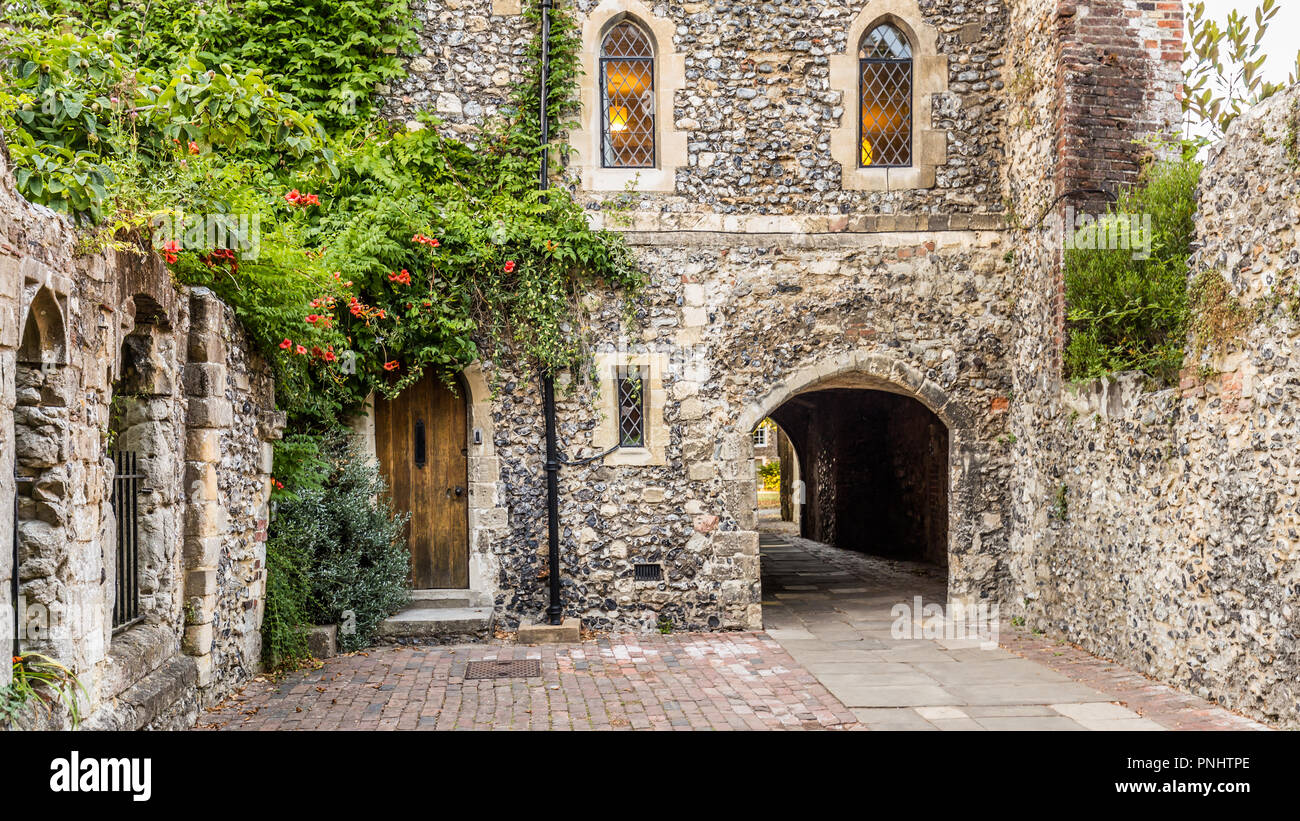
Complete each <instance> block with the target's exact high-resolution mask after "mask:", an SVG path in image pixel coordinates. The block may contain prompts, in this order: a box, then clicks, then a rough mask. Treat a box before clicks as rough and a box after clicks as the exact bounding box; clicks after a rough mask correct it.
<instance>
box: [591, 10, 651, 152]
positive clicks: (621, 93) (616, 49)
mask: <svg viewBox="0 0 1300 821" xmlns="http://www.w3.org/2000/svg"><path fill="white" fill-rule="evenodd" d="M654 78H655V60H654V51H653V49H652V48H651V46H650V38H649V37H648V36H647V35H646V33H645V31H644V30H643V29H642V28H641V27H640V26H639V25H637V24H636V23H633V22H632V21H630V20H627V19H624V20H622V21H620V22H618V23H616V24H615V25H613V26H612V27H611V28H610V29H609V31H608V32H606V34H605V37H604V39H603V40H602V41H601V44H600V108H601V123H600V127H601V147H602V148H601V164H602V165H603V166H604V167H605V168H654V167H655V99H654V98H655V90H654Z"/></svg>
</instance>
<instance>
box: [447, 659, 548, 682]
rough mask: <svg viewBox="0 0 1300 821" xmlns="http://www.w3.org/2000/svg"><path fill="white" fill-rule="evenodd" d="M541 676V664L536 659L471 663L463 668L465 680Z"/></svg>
mask: <svg viewBox="0 0 1300 821" xmlns="http://www.w3.org/2000/svg"><path fill="white" fill-rule="evenodd" d="M541 674H542V663H541V662H540V661H538V660H537V659H509V660H504V661H471V662H470V663H469V665H468V666H466V667H465V678H466V680H469V679H472V678H532V677H533V676H540V675H541Z"/></svg>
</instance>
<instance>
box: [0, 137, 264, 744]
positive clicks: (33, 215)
mask: <svg viewBox="0 0 1300 821" xmlns="http://www.w3.org/2000/svg"><path fill="white" fill-rule="evenodd" d="M77 241H78V234H77V231H76V230H75V229H74V228H73V227H72V226H71V224H69V222H68V221H67V220H66V219H65V218H63V217H60V216H58V215H56V214H54V213H52V212H50V211H49V210H47V209H45V208H42V207H39V206H33V205H31V204H29V203H27V202H26V201H24V200H23V199H22V198H21V197H19V196H18V195H17V194H16V193H15V191H14V188H13V184H12V181H11V179H10V178H9V172H8V157H7V155H6V154H4V152H3V150H0V491H2V493H0V497H2V498H3V501H4V504H5V506H6V511H5V515H4V516H0V522H2V523H0V539H3V550H0V553H3V556H4V558H3V559H0V583H2V585H3V589H2V590H0V597H2V601H3V604H4V608H3V612H4V628H3V635H4V637H5V640H6V642H9V641H11V640H12V635H13V630H14V616H15V610H17V615H18V617H19V637H20V639H21V646H22V648H23V649H32V650H39V651H41V652H47V653H49V654H51V655H53V656H54V657H56V658H58V659H59V660H61V661H63V662H64V663H66V664H68V665H69V666H71V667H73V668H74V669H75V670H76V672H77V673H78V675H79V677H80V679H81V681H82V683H83V684H84V685H85V687H86V690H87V694H88V703H87V704H85V705H84V713H85V714H86V715H87V716H88V718H87V724H86V726H88V727H99V728H137V727H144V726H149V727H180V726H188V724H190V723H192V721H193V719H194V717H195V716H196V715H197V711H198V710H199V708H200V707H201V705H202V704H203V703H205V702H206V701H209V700H212V699H215V698H219V697H220V696H222V695H224V694H225V693H226V692H229V689H230V687H231V686H232V685H233V684H235V683H237V682H239V681H241V680H243V679H244V678H246V677H247V676H248V675H250V674H251V673H253V672H255V671H256V670H257V669H258V662H259V657H260V637H259V627H260V621H261V602H262V593H263V590H264V585H265V578H264V573H265V569H264V567H263V563H264V558H265V547H264V545H263V542H264V540H265V538H266V535H265V532H266V516H267V514H266V500H267V497H268V494H269V472H270V444H269V443H270V441H271V440H272V439H274V438H275V437H276V436H278V435H279V433H278V427H279V425H280V424H281V421H280V419H279V415H278V414H277V413H276V412H275V411H274V410H273V407H274V392H273V389H272V386H271V383H270V378H269V373H268V371H267V369H266V366H265V365H264V363H262V362H261V361H260V360H259V359H258V358H257V357H256V356H254V355H252V354H251V353H250V352H249V350H248V342H247V339H246V338H245V337H244V335H243V332H242V331H241V330H240V329H239V326H238V324H237V323H236V321H235V319H234V316H233V314H232V313H231V312H230V311H229V310H228V309H227V308H226V307H225V306H223V305H222V304H221V303H220V302H219V301H217V300H216V298H215V297H214V296H213V295H212V294H211V293H208V292H206V291H204V290H201V289H200V290H194V291H189V290H186V289H183V288H178V287H177V286H175V285H174V284H173V283H172V281H171V276H170V273H169V272H168V271H167V269H166V268H165V267H164V266H163V265H162V263H161V262H160V260H159V259H158V258H157V257H155V256H153V255H151V254H150V255H146V254H137V253H129V252H114V251H110V252H106V253H104V254H100V255H85V254H80V253H78V251H77V250H76V247H77ZM122 451H130V452H132V453H134V454H135V459H136V461H135V462H134V465H135V468H134V470H135V473H136V474H137V475H138V476H139V479H138V480H137V481H138V485H139V490H138V493H137V494H136V495H135V497H134V498H135V499H136V502H135V505H134V507H135V511H136V512H135V516H134V517H131V516H126V515H125V513H124V520H123V521H124V522H130V521H132V520H133V521H134V528H133V533H134V535H135V537H136V539H137V541H138V545H139V553H138V555H139V564H138V569H137V570H136V572H135V573H134V574H130V575H132V576H133V577H134V579H135V580H136V582H137V584H138V589H139V611H138V614H132V615H135V616H136V617H135V618H127V619H124V621H126V624H125V625H124V626H122V627H121V628H119V629H114V607H115V605H116V603H117V599H118V594H117V587H116V575H117V562H118V520H117V517H116V516H115V514H114V506H113V502H112V494H113V487H114V475H115V473H120V472H122V471H124V470H126V469H127V463H126V462H124V461H123V462H122V464H120V465H119V464H115V461H114V453H115V452H122ZM15 475H16V476H17V484H16V485H15ZM15 487H16V491H15ZM11 499H15V508H14V509H15V511H16V513H15V516H13V517H11V515H10V514H9V509H8V505H9V503H10V500H11ZM126 509H127V506H126V505H124V506H123V510H124V511H125V510H126ZM15 517H16V521H17V525H18V526H17V545H18V568H17V574H18V577H19V581H20V583H21V589H20V598H19V601H18V603H17V607H16V608H15V606H14V603H13V602H12V601H10V599H11V598H12V596H11V594H10V580H11V579H12V575H11V574H12V573H13V572H14V568H12V567H11V565H12V560H11V558H10V557H11V545H13V544H14V533H13V530H12V527H13V524H14V521H15ZM122 620H123V619H119V621H122ZM5 672H6V675H7V673H8V668H7V666H6V667H5Z"/></svg>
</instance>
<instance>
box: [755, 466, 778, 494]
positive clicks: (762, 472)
mask: <svg viewBox="0 0 1300 821" xmlns="http://www.w3.org/2000/svg"><path fill="white" fill-rule="evenodd" d="M758 480H759V481H760V482H761V483H762V484H763V490H780V489H781V462H780V460H778V459H773V460H772V461H771V462H767V463H766V464H763V465H760V466H759V468H758Z"/></svg>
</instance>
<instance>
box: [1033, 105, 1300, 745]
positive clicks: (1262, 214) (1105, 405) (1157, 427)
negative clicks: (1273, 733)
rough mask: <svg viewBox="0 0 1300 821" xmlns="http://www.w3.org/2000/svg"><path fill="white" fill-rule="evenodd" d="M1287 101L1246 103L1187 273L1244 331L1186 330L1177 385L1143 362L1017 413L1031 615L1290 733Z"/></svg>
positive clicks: (1293, 329) (1293, 599) (1215, 166)
mask: <svg viewBox="0 0 1300 821" xmlns="http://www.w3.org/2000/svg"><path fill="white" fill-rule="evenodd" d="M1297 111H1300V88H1292V89H1291V90H1290V91H1289V92H1286V93H1282V94H1279V95H1277V96H1276V97H1275V98H1273V99H1271V100H1269V101H1268V102H1266V103H1264V104H1263V105H1261V106H1259V107H1257V108H1256V109H1254V110H1252V111H1250V112H1248V113H1247V114H1245V115H1243V116H1242V117H1241V119H1240V120H1239V121H1238V122H1237V123H1236V124H1235V125H1234V126H1233V128H1232V129H1231V131H1230V132H1229V134H1228V136H1227V138H1226V139H1225V140H1224V141H1223V142H1222V143H1220V144H1219V145H1216V146H1215V147H1214V148H1213V149H1212V150H1211V153H1210V156H1209V159H1208V162H1207V165H1206V169H1205V172H1204V175H1203V177H1202V181H1201V187H1200V191H1199V202H1200V213H1199V215H1198V219H1197V245H1198V250H1197V252H1196V256H1195V258H1194V260H1193V264H1192V276H1193V278H1199V277H1202V276H1209V277H1219V278H1222V279H1223V281H1225V282H1226V283H1227V285H1228V287H1229V289H1230V292H1231V294H1232V296H1231V299H1233V300H1235V301H1237V302H1238V304H1239V305H1240V306H1241V311H1242V313H1241V316H1242V317H1243V319H1244V322H1243V324H1242V326H1241V327H1240V328H1239V329H1238V330H1237V331H1236V332H1234V333H1229V334H1226V335H1220V338H1218V339H1210V340H1208V342H1209V343H1210V344H1209V345H1207V346H1206V347H1205V349H1204V350H1203V351H1202V352H1199V353H1197V349H1198V348H1199V347H1200V346H1199V345H1196V344H1194V341H1195V337H1196V333H1195V331H1194V332H1193V343H1192V344H1189V348H1190V349H1191V351H1192V353H1189V355H1188V357H1187V360H1186V363H1185V370H1184V375H1183V380H1182V384H1181V385H1180V386H1179V387H1178V388H1171V389H1168V390H1163V391H1157V392H1150V391H1147V390H1146V389H1145V386H1144V384H1143V380H1142V378H1141V376H1140V375H1137V374H1132V375H1124V376H1121V377H1119V378H1118V379H1115V380H1107V381H1103V382H1099V383H1090V384H1086V385H1077V386H1066V387H1065V388H1064V389H1062V390H1061V391H1060V392H1059V393H1047V394H1043V395H1039V396H1036V397H1035V400H1036V401H1035V403H1034V404H1033V405H1031V406H1027V407H1026V408H1025V412H1024V414H1023V416H1018V417H1017V418H1016V420H1015V422H1014V427H1015V430H1016V431H1017V433H1018V435H1019V437H1020V438H1019V444H1018V445H1017V447H1016V466H1017V467H1016V471H1017V485H1018V488H1019V489H1018V491H1017V493H1016V498H1017V501H1018V502H1019V504H1018V505H1017V508H1018V510H1017V514H1018V519H1020V517H1023V519H1020V522H1019V527H1017V532H1016V539H1015V542H1016V543H1015V545H1014V547H1013V551H1014V552H1015V554H1017V556H1019V560H1018V561H1017V563H1016V576H1017V579H1018V585H1019V586H1020V588H1021V589H1022V590H1023V592H1024V596H1025V598H1024V600H1023V601H1024V610H1025V612H1026V613H1027V614H1028V615H1029V616H1030V619H1031V623H1034V624H1037V625H1039V626H1041V627H1043V628H1046V629H1049V630H1052V631H1054V632H1058V633H1060V634H1063V635H1065V636H1066V637H1068V638H1069V639H1070V640H1071V641H1075V642H1077V643H1078V644H1080V645H1081V646H1082V647H1084V648H1085V649H1088V650H1090V651H1092V652H1096V653H1101V654H1103V655H1105V656H1108V657H1110V658H1114V659H1117V660H1119V661H1121V662H1123V663H1125V664H1128V665H1130V666H1132V667H1133V668H1134V669H1136V670H1138V671H1140V672H1143V673H1146V674H1148V675H1151V676H1154V677H1156V678H1159V679H1161V680H1164V681H1169V682H1172V683H1174V684H1176V685H1178V686H1180V687H1183V688H1186V689H1188V690H1190V691H1191V692H1193V693H1196V694H1198V695H1201V696H1204V697H1206V698H1210V699H1214V700H1217V701H1218V702H1219V703H1221V704H1223V705H1225V706H1227V707H1229V708H1231V709H1235V710H1240V711H1242V712H1245V713H1247V714H1249V715H1252V716H1257V717H1260V718H1263V719H1265V720H1269V721H1275V722H1278V723H1280V724H1281V725H1283V726H1287V727H1297V726H1300V723H1298V722H1300V690H1297V681H1300V667H1297V664H1300V645H1297V638H1296V630H1295V624H1296V618H1297V612H1296V611H1297V608H1298V607H1300V594H1298V591H1300V575H1298V574H1297V566H1298V565H1297V552H1296V550H1297V547H1296V546H1297V532H1298V531H1297V528H1298V526H1300V509H1298V508H1297V505H1296V501H1295V500H1296V494H1297V484H1296V483H1297V481H1298V480H1300V470H1298V466H1297V464H1296V458H1297V453H1300V441H1297V439H1296V435H1295V428H1296V416H1295V410H1294V408H1295V406H1296V401H1297V397H1296V396H1295V395H1294V394H1295V384H1296V370H1297V362H1298V361H1300V359H1298V358H1297V357H1300V351H1297V349H1296V335H1297V333H1300V320H1298V319H1297V315H1296V313H1295V307H1294V306H1295V296H1294V295H1295V294H1296V293H1300V290H1297V289H1298V287H1300V286H1298V284H1297V282H1296V276H1295V270H1296V266H1297V263H1300V250H1298V248H1297V243H1296V233H1295V230H1296V228H1295V227H1296V225H1297V224H1298V223H1300V209H1298V207H1297V202H1298V201H1300V200H1298V199H1297V197H1298V195H1300V183H1297V179H1298V178H1297V176H1296V171H1295V168H1296V159H1295V156H1294V154H1293V153H1291V150H1290V149H1289V148H1288V146H1289V145H1294V140H1295V134H1296V133H1297V129H1298V128H1300V115H1297ZM1056 498H1064V499H1065V500H1066V509H1067V511H1068V512H1067V514H1066V516H1064V517H1061V516H1056V517H1053V516H1051V515H1050V510H1051V508H1052V500H1053V499H1056Z"/></svg>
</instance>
